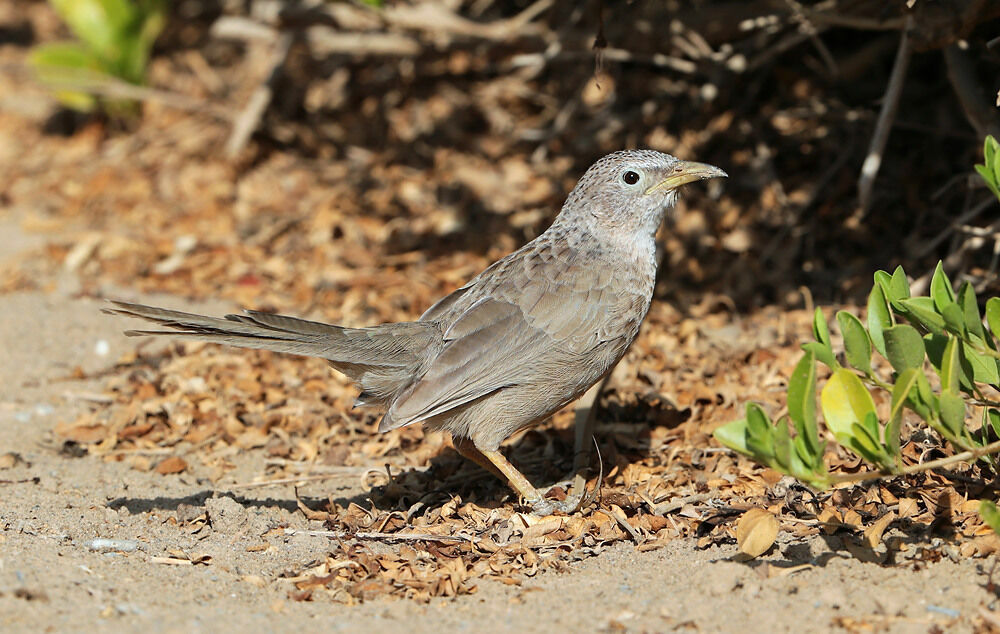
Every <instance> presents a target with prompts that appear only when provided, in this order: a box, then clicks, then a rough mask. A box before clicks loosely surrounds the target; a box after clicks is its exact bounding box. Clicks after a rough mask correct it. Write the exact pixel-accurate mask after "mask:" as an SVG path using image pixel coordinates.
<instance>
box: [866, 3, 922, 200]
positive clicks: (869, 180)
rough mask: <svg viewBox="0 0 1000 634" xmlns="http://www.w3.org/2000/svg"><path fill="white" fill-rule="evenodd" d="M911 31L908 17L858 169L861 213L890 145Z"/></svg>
mask: <svg viewBox="0 0 1000 634" xmlns="http://www.w3.org/2000/svg"><path fill="white" fill-rule="evenodd" d="M912 28H913V17H912V16H907V17H906V25H905V26H904V28H903V32H902V34H901V35H900V37H899V49H898V51H897V52H896V61H895V62H893V65H892V74H891V75H889V85H888V86H887V87H886V89H885V96H884V97H883V98H882V110H881V111H880V112H879V114H878V121H877V122H876V124H875V134H874V135H873V136H872V142H871V145H870V146H869V147H868V156H867V157H865V162H864V164H863V165H862V166H861V176H860V177H859V178H858V204H859V206H860V207H861V212H862V213H865V212H867V211H868V207H869V205H870V204H871V198H872V188H873V187H874V186H875V177H876V176H878V171H879V168H881V167H882V155H883V153H884V152H885V146H886V143H888V141H889V130H890V129H891V128H892V121H893V119H895V118H896V111H897V110H898V109H899V97H900V95H901V94H902V92H903V83H904V82H905V80H906V69H907V67H908V66H909V65H910V56H911V55H912V53H913V47H912V45H911V43H910V30H911V29H912Z"/></svg>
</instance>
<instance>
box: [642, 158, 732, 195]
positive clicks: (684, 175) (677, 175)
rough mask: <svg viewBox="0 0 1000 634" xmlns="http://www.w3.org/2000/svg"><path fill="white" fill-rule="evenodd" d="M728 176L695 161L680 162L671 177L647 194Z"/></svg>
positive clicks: (713, 167)
mask: <svg viewBox="0 0 1000 634" xmlns="http://www.w3.org/2000/svg"><path fill="white" fill-rule="evenodd" d="M728 176H729V174H726V173H725V172H723V171H722V170H720V169H719V168H718V167H715V166H714V165H709V164H707V163H695V162H694V161H678V162H677V163H676V164H675V165H674V167H673V169H672V170H671V171H670V175H669V176H667V177H666V178H664V179H663V180H662V181H660V182H659V183H657V184H655V185H653V186H652V187H650V188H649V189H647V190H646V193H647V194H651V193H653V192H655V191H658V190H661V189H677V188H678V187H680V186H681V185H686V184H688V183H693V182H694V181H700V180H705V179H706V178H727V177H728Z"/></svg>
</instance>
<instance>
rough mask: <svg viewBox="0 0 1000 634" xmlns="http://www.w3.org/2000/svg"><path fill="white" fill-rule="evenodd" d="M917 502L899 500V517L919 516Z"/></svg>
mask: <svg viewBox="0 0 1000 634" xmlns="http://www.w3.org/2000/svg"><path fill="white" fill-rule="evenodd" d="M917 510H918V509H917V501H916V500H915V499H913V498H899V516H900V517H901V518H907V517H913V516H914V515H916V514H917Z"/></svg>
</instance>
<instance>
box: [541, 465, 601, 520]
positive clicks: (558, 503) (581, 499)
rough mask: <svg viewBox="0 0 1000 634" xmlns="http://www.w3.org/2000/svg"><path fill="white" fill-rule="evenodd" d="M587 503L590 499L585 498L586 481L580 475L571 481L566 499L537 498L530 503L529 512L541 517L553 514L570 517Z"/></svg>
mask: <svg viewBox="0 0 1000 634" xmlns="http://www.w3.org/2000/svg"><path fill="white" fill-rule="evenodd" d="M589 501H590V499H589V497H588V496H587V481H586V479H584V477H583V476H582V475H580V474H577V475H576V477H575V478H574V479H573V483H572V485H571V486H570V487H569V490H568V491H567V494H566V499H564V500H550V499H548V498H546V497H543V496H539V497H538V498H537V499H535V500H533V501H532V502H531V511H532V512H533V513H534V514H535V515H541V516H545V515H552V514H554V513H565V514H566V515H572V514H573V513H575V512H577V511H578V510H580V508H581V507H582V506H584V503H585V502H589Z"/></svg>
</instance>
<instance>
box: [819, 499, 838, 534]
mask: <svg viewBox="0 0 1000 634" xmlns="http://www.w3.org/2000/svg"><path fill="white" fill-rule="evenodd" d="M816 519H818V520H819V521H820V522H822V524H823V532H824V533H826V534H827V535H833V534H834V533H836V532H837V529H839V528H840V525H841V523H842V522H841V519H840V512H839V511H838V510H837V509H835V508H833V507H832V506H828V507H826V508H824V509H823V510H822V511H821V512H820V514H819V515H818V516H817V517H816Z"/></svg>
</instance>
